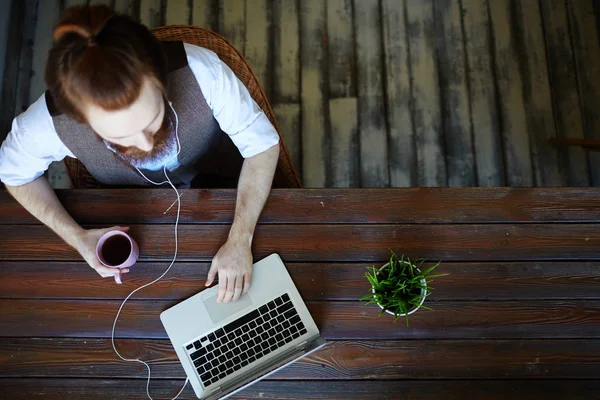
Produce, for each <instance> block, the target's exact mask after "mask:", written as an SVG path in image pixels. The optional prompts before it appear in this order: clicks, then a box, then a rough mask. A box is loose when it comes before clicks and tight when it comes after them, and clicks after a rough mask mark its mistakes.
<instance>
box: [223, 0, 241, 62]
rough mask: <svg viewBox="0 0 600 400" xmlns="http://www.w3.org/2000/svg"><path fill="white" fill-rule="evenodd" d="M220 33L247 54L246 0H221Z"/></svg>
mask: <svg viewBox="0 0 600 400" xmlns="http://www.w3.org/2000/svg"><path fill="white" fill-rule="evenodd" d="M219 33H220V34H221V35H223V36H225V37H226V38H227V39H228V40H229V41H230V42H231V43H232V44H233V45H234V46H235V48H236V49H238V50H239V51H240V52H241V53H242V54H245V51H246V50H245V46H246V0H219Z"/></svg>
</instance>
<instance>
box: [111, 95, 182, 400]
mask: <svg viewBox="0 0 600 400" xmlns="http://www.w3.org/2000/svg"><path fill="white" fill-rule="evenodd" d="M169 106H170V107H171V110H173V114H174V115H175V138H176V139H177V153H176V154H175V155H173V156H171V157H170V158H169V159H168V160H167V161H166V162H165V166H164V168H163V172H164V174H165V178H167V180H166V181H164V182H161V183H156V182H153V181H151V180H150V179H148V178H147V177H146V176H145V175H144V174H143V173H142V171H140V170H139V169H138V168H137V167H135V169H136V170H137V171H138V172H139V173H140V175H142V177H143V178H144V179H145V180H147V181H148V182H150V183H152V184H153V185H157V186H160V185H163V184H165V183H168V184H169V185H171V187H172V188H173V190H174V191H175V194H176V195H177V199H176V200H175V201H174V202H173V204H171V207H169V208H168V209H167V210H166V211H165V212H164V214H166V213H167V212H168V211H169V210H170V209H171V208H172V207H173V206H174V205H175V203H177V218H176V220H175V254H174V255H173V261H171V265H169V268H167V270H166V271H165V272H164V273H163V274H162V275H161V276H159V277H158V278H157V279H155V280H154V281H152V282H150V283H147V284H145V285H143V286H140V287H139V288H137V289H135V290H134V291H133V292H131V293H130V294H129V296H127V297H126V298H125V300H123V303H121V307H119V311H118V312H117V315H116V317H115V322H114V323H113V327H112V334H111V341H112V346H113V350H114V351H115V353H116V354H117V356H119V358H120V359H121V360H123V361H127V362H139V363H141V364H144V365H145V366H146V368H147V369H148V382H147V383H146V394H147V395H148V398H149V399H150V400H153V399H152V397H151V396H150V375H151V372H150V365H148V364H147V363H146V362H144V361H142V360H140V359H139V358H134V359H132V358H125V357H123V356H122V355H121V354H120V353H119V351H118V350H117V348H116V346H115V328H116V326H117V321H118V320H119V315H120V314H121V310H122V309H123V306H124V305H125V302H126V301H127V300H129V298H130V297H131V296H132V295H133V294H134V293H135V292H137V291H138V290H141V289H143V288H146V287H148V286H150V285H153V284H154V283H156V282H158V281H159V280H161V279H162V278H163V277H164V276H165V275H166V274H167V273H168V272H169V271H170V270H171V267H172V266H173V264H175V260H176V259H177V252H178V249H179V244H178V237H177V228H178V227H179V215H180V212H181V200H180V198H181V196H180V194H179V191H177V188H176V187H175V185H173V182H171V179H170V178H169V175H168V174H167V165H168V163H169V162H170V161H171V160H172V159H173V157H177V156H178V155H179V153H180V152H181V144H180V143H179V117H178V116H177V113H176V112H175V109H174V108H173V103H171V102H170V101H169ZM189 381H190V378H189V377H187V378H186V380H185V383H184V384H183V387H182V388H181V390H180V391H179V393H177V396H175V397H173V399H172V400H175V399H176V398H178V397H179V396H180V395H181V393H182V392H183V389H185V387H186V386H187V384H188V382H189Z"/></svg>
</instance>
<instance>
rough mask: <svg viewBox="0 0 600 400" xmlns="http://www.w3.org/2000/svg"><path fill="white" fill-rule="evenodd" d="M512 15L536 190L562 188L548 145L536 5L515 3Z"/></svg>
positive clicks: (548, 103) (548, 99)
mask: <svg viewBox="0 0 600 400" xmlns="http://www.w3.org/2000/svg"><path fill="white" fill-rule="evenodd" d="M515 14H516V16H517V21H515V22H516V27H517V29H518V31H519V37H520V39H519V40H518V41H517V43H518V45H517V47H518V51H519V53H520V57H521V59H522V62H523V64H524V65H523V66H522V68H521V70H522V72H523V94H524V100H525V106H526V109H527V126H528V130H529V137H530V140H531V160H532V165H533V172H534V178H535V183H536V185H537V186H565V185H566V181H565V178H564V172H565V171H564V166H563V165H562V160H561V159H560V157H559V153H558V150H557V148H556V146H552V145H551V144H550V143H549V142H548V141H549V140H550V139H552V138H553V137H555V136H556V126H555V124H554V109H553V105H552V95H551V92H550V80H549V75H548V67H547V65H548V64H547V60H546V46H545V40H544V30H543V26H542V16H541V10H540V4H539V2H536V1H528V0H519V1H518V2H517V4H516V9H515Z"/></svg>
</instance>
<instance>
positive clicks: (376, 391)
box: [0, 378, 600, 400]
mask: <svg viewBox="0 0 600 400" xmlns="http://www.w3.org/2000/svg"><path fill="white" fill-rule="evenodd" d="M123 383H124V382H123V381H120V380H116V379H43V378H18V379H5V380H2V381H0V385H1V386H0V389H1V390H2V393H3V394H6V395H7V396H9V397H8V398H10V399H15V400H31V399H44V400H63V399H65V398H66V396H70V397H71V398H73V397H72V396H78V397H76V398H85V399H88V400H96V399H98V400H99V399H114V398H119V397H125V398H127V399H132V400H136V399H139V400H146V399H147V398H148V397H147V396H146V379H145V378H144V379H136V380H130V381H127V384H123ZM183 383H184V380H183V379H181V380H157V381H153V383H152V386H151V389H152V390H151V394H152V395H153V396H161V398H167V397H168V398H173V397H174V396H175V395H177V393H178V392H179V390H180V389H181V387H182V386H183ZM599 390H600V384H599V383H598V382H597V381H596V380H579V381H578V380H560V379H559V380H553V381H548V380H536V381H531V380H514V381H491V380H474V381H469V380H462V381H443V380H431V381H411V380H408V381H403V380H398V381H344V382H339V381H322V382H318V381H317V382H314V381H307V382H294V381H290V382H277V381H261V382H258V383H256V384H254V385H252V386H250V387H248V388H246V389H244V391H243V392H240V393H239V394H236V395H234V396H233V397H231V398H232V399H239V400H242V399H243V400H246V399H278V400H282V399H285V400H288V399H306V400H309V399H310V400H313V399H328V400H348V399H360V400H363V399H367V398H368V399H370V400H390V399H391V398H394V397H391V396H395V394H397V393H403V394H406V395H407V396H412V397H413V398H418V399H419V400H437V399H440V398H444V399H448V400H479V399H483V398H485V399H486V400H505V399H506V397H507V396H510V398H511V399H513V400H547V399H549V398H553V397H554V396H558V398H560V399H564V400H580V399H591V398H594V396H595V394H596V393H598V391H599ZM390 394H391V395H390ZM182 396H183V398H189V399H193V398H195V395H194V392H193V390H192V388H191V386H190V385H188V386H187V387H186V389H185V390H184V391H183V394H182Z"/></svg>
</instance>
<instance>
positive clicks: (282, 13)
mask: <svg viewBox="0 0 600 400" xmlns="http://www.w3.org/2000/svg"><path fill="white" fill-rule="evenodd" d="M273 19H274V22H273V23H274V25H275V27H274V29H273V31H274V32H273V47H274V48H273V52H274V56H273V58H274V64H275V65H274V68H273V69H274V71H273V73H274V82H273V86H274V88H273V89H274V90H273V100H274V101H273V102H274V103H298V102H300V10H299V6H298V2H297V1H285V0H274V1H273Z"/></svg>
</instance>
